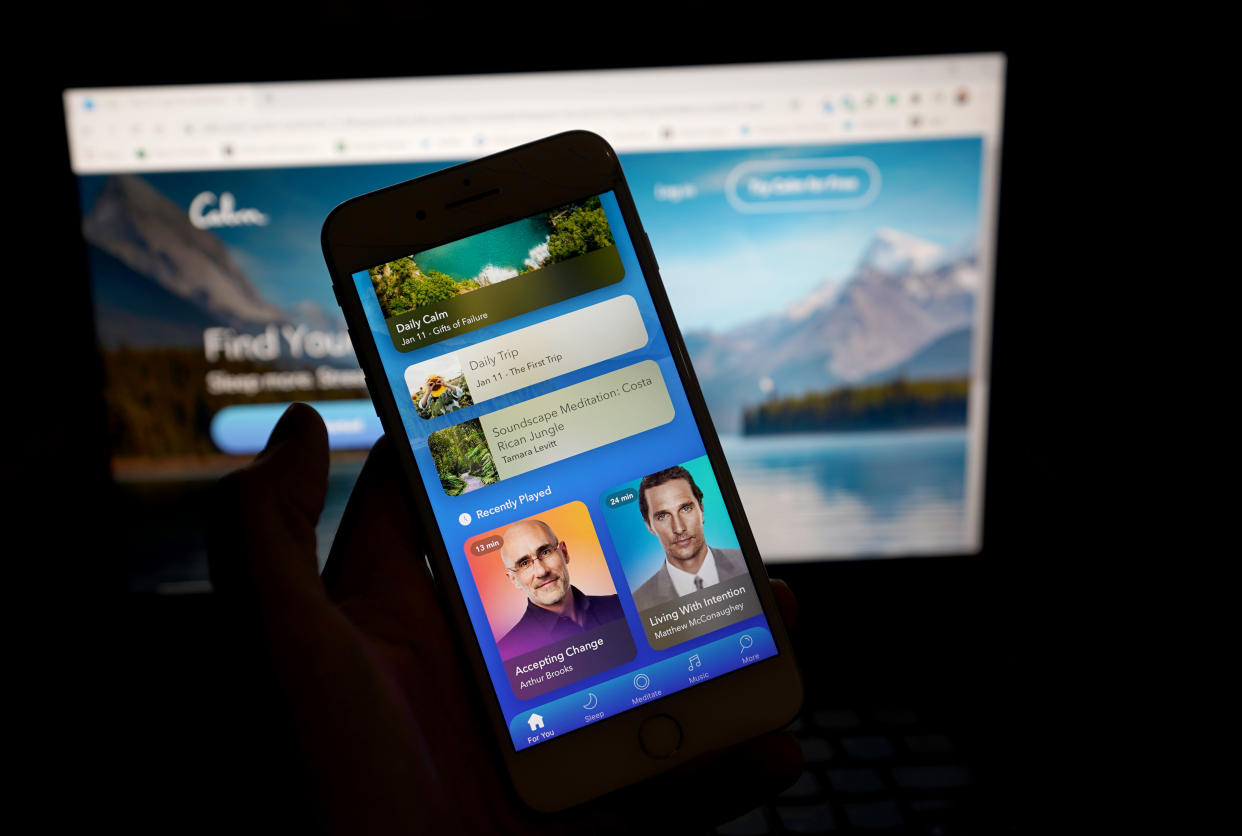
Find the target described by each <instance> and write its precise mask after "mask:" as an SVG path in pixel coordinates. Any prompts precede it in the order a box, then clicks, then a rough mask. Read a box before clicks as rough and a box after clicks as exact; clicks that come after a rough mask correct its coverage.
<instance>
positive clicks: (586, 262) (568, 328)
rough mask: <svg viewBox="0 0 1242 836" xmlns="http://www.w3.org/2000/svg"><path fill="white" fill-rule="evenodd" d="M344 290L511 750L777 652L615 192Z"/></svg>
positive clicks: (361, 275)
mask: <svg viewBox="0 0 1242 836" xmlns="http://www.w3.org/2000/svg"><path fill="white" fill-rule="evenodd" d="M353 278H354V282H355V284H356V286H357V289H358V293H359V296H360V297H361V299H362V304H363V308H364V309H365V311H366V315H367V319H368V323H369V326H370V328H371V331H372V333H373V336H374V338H375V342H376V345H377V346H378V348H379V353H380V356H381V359H382V362H383V365H384V370H385V374H386V377H387V383H388V385H389V386H390V387H391V388H392V391H393V392H394V393H395V395H396V401H397V405H398V409H399V411H400V414H401V420H402V424H403V426H404V429H405V432H406V433H407V435H408V436H409V439H410V443H411V446H412V448H413V451H414V457H415V459H416V461H417V462H418V467H419V472H420V474H421V475H422V478H423V480H424V483H425V487H426V489H427V493H428V495H429V496H430V497H431V504H432V508H433V509H434V511H435V514H436V519H437V521H438V522H439V525H440V529H441V532H442V534H443V537H444V543H445V546H446V548H447V550H448V554H449V557H450V559H451V560H452V562H453V568H454V571H455V574H456V577H457V580H458V582H459V583H460V585H461V588H462V593H463V595H464V598H465V601H466V607H467V609H468V610H469V613H470V618H471V621H472V624H473V626H474V630H475V634H476V637H477V639H478V641H479V644H480V646H481V647H482V651H483V657H484V659H485V660H486V663H487V668H488V671H489V673H490V675H491V678H492V683H493V685H494V686H495V693H496V697H497V699H498V700H499V703H500V707H501V710H502V712H503V714H504V716H505V719H506V720H507V722H508V725H509V732H510V735H511V738H512V741H513V744H514V746H515V747H516V748H518V749H523V748H526V747H528V746H532V745H535V744H537V743H539V742H541V741H544V740H547V739H549V738H551V737H553V736H555V735H558V734H565V733H567V732H570V731H573V730H574V729H577V728H581V727H582V726H585V725H588V724H590V723H593V722H597V721H599V720H601V719H603V718H605V717H609V716H611V715H614V714H618V713H620V712H622V711H625V710H627V709H629V708H633V707H635V706H638V705H642V704H644V703H646V702H649V701H651V700H655V699H659V698H660V697H662V696H665V695H667V694H671V693H673V692H675V691H679V690H681V689H683V688H687V687H690V686H692V685H694V684H696V683H698V682H702V681H704V680H707V679H711V678H714V677H719V676H721V675H723V674H726V673H728V672H729V671H732V670H736V669H737V668H739V667H742V666H745V665H748V664H752V663H754V662H757V661H759V660H761V659H765V658H767V657H769V656H774V655H775V654H776V646H775V643H774V642H773V640H772V636H771V634H770V633H769V631H768V625H767V621H766V619H765V617H764V615H763V613H762V612H761V610H760V605H759V600H758V597H757V596H756V594H755V589H754V582H753V579H752V578H751V577H750V575H749V573H748V572H747V570H746V564H745V561H744V560H743V558H742V555H741V552H740V551H739V549H738V541H737V535H736V533H735V531H734V528H733V525H732V523H731V521H730V519H729V515H728V513H727V511H726V510H725V505H724V501H723V499H722V497H721V492H720V487H719V485H718V483H717V480H716V475H715V473H714V471H713V468H712V466H711V464H710V463H709V461H708V459H707V456H706V450H705V448H704V447H703V443H702V440H701V438H700V436H699V431H698V427H697V425H696V423H695V421H694V418H693V416H692V415H691V412H690V406H689V403H688V401H687V400H686V396H685V392H684V390H683V388H682V386H681V380H680V378H679V376H678V374H677V370H676V368H675V366H674V364H673V360H672V357H671V354H670V352H669V348H668V342H667V340H666V338H665V335H664V331H663V329H662V328H661V326H660V322H659V319H658V317H657V316H656V311H655V308H654V306H653V305H652V302H651V297H650V294H649V293H648V292H647V287H646V283H645V280H644V278H643V276H642V273H641V271H640V269H639V265H638V260H637V258H636V256H635V253H634V248H633V245H632V243H631V241H630V238H629V235H628V232H627V230H626V227H625V224H624V221H623V220H622V217H621V213H620V210H619V208H618V206H617V202H616V199H615V197H614V196H613V194H612V193H611V192H609V193H605V194H602V195H599V196H598V197H591V198H588V199H586V200H583V201H580V202H577V203H573V204H569V205H566V206H559V207H556V208H554V209H551V210H549V211H547V212H542V213H540V214H538V215H535V216H533V217H530V218H526V219H524V220H521V221H518V222H515V223H510V224H507V225H505V226H501V227H498V228H496V229H492V230H489V231H487V232H483V233H480V234H478V235H474V236H471V237H469V238H464V239H461V240H459V241H454V242H452V243H449V244H445V245H443V246H440V247H436V248H434V249H430V250H425V251H423V252H415V253H410V254H409V255H408V256H407V257H403V258H400V259H397V260H395V261H391V262H388V263H386V264H381V265H377V266H375V267H373V268H371V269H370V270H365V271H360V272H358V273H356V274H355V275H354V277H353Z"/></svg>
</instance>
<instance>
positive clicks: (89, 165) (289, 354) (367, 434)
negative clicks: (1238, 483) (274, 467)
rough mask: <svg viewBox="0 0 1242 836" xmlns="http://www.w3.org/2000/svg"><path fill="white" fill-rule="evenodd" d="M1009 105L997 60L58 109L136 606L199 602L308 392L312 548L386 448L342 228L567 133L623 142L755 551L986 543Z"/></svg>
mask: <svg viewBox="0 0 1242 836" xmlns="http://www.w3.org/2000/svg"><path fill="white" fill-rule="evenodd" d="M1004 95H1005V57H1004V56H1003V55H1000V54H994V53H981V54H960V55H937V56H922V57H904V58H885V59H875V58H867V59H851V60H831V61H806V62H783V63H768V64H732V65H716V66H688V67H668V68H645V69H618V70H589V71H558V72H537V73H513V74H488V75H478V76H438V77H419V78H384V79H373V80H365V79H349V80H337V81H314V82H264V83H227V84H194V85H181V86H143V87H110V88H85V87H75V88H71V89H68V90H66V91H65V93H64V107H65V121H66V127H67V136H68V146H69V151H70V160H71V167H72V171H73V174H74V176H75V178H76V181H77V186H78V190H79V196H80V206H81V212H82V216H81V233H82V239H83V246H84V248H85V252H86V258H87V263H88V265H89V272H90V287H91V294H92V304H93V311H94V327H95V335H96V338H97V342H98V349H99V357H100V358H101V363H102V367H103V374H104V390H103V392H104V395H103V396H104V402H105V411H106V416H107V437H108V444H109V459H110V463H111V471H112V476H113V479H114V482H115V485H116V487H117V492H118V496H119V498H120V501H119V509H120V510H119V513H118V515H117V520H116V522H117V523H118V524H119V526H120V528H121V530H122V540H123V543H122V544H121V549H120V550H119V551H120V553H122V554H124V555H125V558H124V559H125V560H126V561H127V563H126V566H125V568H124V573H125V576H126V578H127V579H128V584H129V586H130V588H131V589H134V590H141V591H156V592H187V591H200V590H206V589H209V588H210V585H209V582H208V580H207V570H206V560H205V551H204V547H203V544H202V538H201V533H200V532H201V519H200V515H201V508H202V507H203V499H204V497H205V495H206V492H207V491H209V490H210V486H211V485H212V484H214V482H215V480H216V479H218V478H219V477H220V476H221V475H222V474H224V473H225V472H227V471H229V470H230V469H232V468H234V467H237V466H239V465H240V464H241V463H243V462H245V461H246V460H247V459H248V458H249V457H250V456H252V455H253V454H254V453H255V452H257V450H259V449H260V448H261V447H262V445H263V442H264V441H265V439H266V435H267V432H268V431H269V430H270V428H271V427H272V426H273V425H274V423H275V420H276V418H277V417H278V416H279V414H280V412H281V410H282V408H283V405H284V404H287V403H289V402H291V401H294V400H302V401H308V402H311V403H312V404H314V405H316V406H317V407H318V408H319V409H320V411H321V412H322V414H323V415H324V417H325V419H326V420H327V423H328V427H329V432H330V438H331V442H332V447H333V462H332V466H331V471H330V477H329V482H330V484H329V493H328V500H327V506H326V508H325V511H324V516H323V519H322V521H321V524H320V530H319V535H320V538H319V542H320V551H321V559H325V558H326V555H327V549H328V545H329V544H330V542H331V535H332V532H333V531H334V529H335V527H336V525H337V523H338V522H339V520H340V516H341V513H342V511H343V509H344V505H345V501H346V499H347V498H348V495H349V491H350V488H351V486H352V484H353V481H354V479H355V478H356V476H357V474H358V472H359V470H360V468H361V465H362V461H363V458H364V456H365V451H366V450H367V449H368V448H369V447H370V445H371V443H372V442H373V441H374V440H375V438H376V437H377V436H378V435H379V433H380V432H381V429H380V427H379V422H378V419H377V418H376V416H375V413H374V410H373V409H372V407H371V405H370V401H369V400H368V398H367V395H366V390H365V387H364V385H363V383H362V378H361V372H360V371H359V369H358V367H357V363H356V361H355V360H354V357H353V354H352V351H351V348H350V345H349V340H348V335H347V334H346V332H345V325H344V321H343V319H342V318H341V316H340V311H339V309H338V308H337V306H336V303H335V301H334V299H333V297H332V290H331V283H330V280H329V278H328V274H327V270H326V268H325V266H324V264H323V260H322V256H321V253H320V247H319V230H320V225H321V224H322V221H323V218H324V216H325V215H326V214H327V213H328V211H329V210H330V209H331V208H332V207H333V206H335V205H336V204H338V203H340V202H341V201H343V200H345V199H347V198H350V197H353V196H355V195H357V194H360V193H362V192H365V191H369V190H372V189H376V188H381V187H383V186H387V185H391V184H393V183H397V182H400V181H402V180H406V179H409V178H411V177H416V176H418V175H420V174H423V173H427V172H430V171H434V170H436V169H439V168H442V167H445V166H447V165H450V164H452V163H455V162H459V161H462V160H466V159H471V158H474V157H478V156H482V155H485V154H488V153H492V152H495V151H499V150H501V149H503V148H506V147H510V146H512V145H516V144H519V143H522V142H526V141H529V140H532V139H535V138H538V137H540V136H544V135H548V134H551V133H556V132H558V131H562V130H569V129H577V128H585V129H588V130H592V131H595V132H597V133H599V134H600V135H601V136H603V137H604V138H606V139H607V140H608V141H609V142H610V143H612V145H613V147H614V148H615V149H616V150H617V152H618V154H619V157H620V160H621V163H622V166H623V168H624V170H625V172H626V176H627V178H628V180H629V183H630V187H631V190H632V192H633V194H634V197H635V200H636V202H637V205H638V209H639V212H640V215H641V217H642V219H643V222H644V225H645V227H646V229H647V232H648V234H649V236H650V238H651V242H652V245H653V248H654V251H655V253H656V256H657V258H658V260H659V263H660V266H661V274H662V276H663V279H664V281H665V284H666V286H667V288H668V292H669V296H670V299H671V300H672V303H673V308H674V311H675V313H676V316H677V319H678V323H679V325H680V326H681V328H682V330H683V332H684V333H685V336H686V343H687V346H688V347H689V350H690V353H691V359H692V361H693V364H694V367H695V371H696V374H697V376H698V378H699V381H700V383H701V385H702V387H703V390H704V393H705V395H706V398H707V402H708V405H709V408H710V410H711V413H712V418H713V421H714V422H715V424H716V428H717V430H718V431H719V432H720V434H721V436H722V439H723V441H724V446H725V451H726V455H727V457H728V459H729V463H730V466H731V469H732V471H733V474H734V477H735V479H736V481H737V483H738V488H739V491H740V493H741V496H742V500H743V502H744V504H745V506H746V509H747V513H748V517H749V519H750V523H751V526H752V528H753V529H754V532H755V535H756V538H757V540H758V543H759V547H760V549H761V552H762V554H763V556H764V558H765V560H767V561H769V562H782V561H787V562H801V561H812V560H815V561H821V560H865V559H873V558H885V557H913V556H923V557H929V558H932V557H937V556H945V555H964V554H972V553H975V552H977V551H978V550H979V549H980V545H981V538H982V525H983V498H984V490H983V488H984V484H983V482H984V473H985V461H984V459H985V452H986V449H987V436H988V404H989V387H990V358H991V353H990V345H991V336H992V334H991V332H992V303H993V288H994V272H995V271H994V249H995V227H996V217H997V199H998V187H999V159H1000V153H1001V115H1002V109H1003V102H1004ZM528 255H529V254H528V253H516V252H515V253H513V254H512V257H511V258H510V259H509V261H508V262H506V263H504V264H489V265H484V266H482V267H481V268H480V269H481V271H482V272H487V271H494V272H496V273H497V274H506V273H507V272H509V271H516V270H518V269H520V268H521V262H522V259H523V258H524V257H526V256H528ZM509 262H511V263H509Z"/></svg>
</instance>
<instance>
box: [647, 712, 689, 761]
mask: <svg viewBox="0 0 1242 836" xmlns="http://www.w3.org/2000/svg"><path fill="white" fill-rule="evenodd" d="M638 742H639V743H640V744H641V745H642V747H643V751H644V752H646V753H647V754H648V755H650V756H651V757H653V758H667V757H669V756H670V755H673V754H675V753H676V752H677V747H679V746H681V725H680V724H678V722H677V721H676V720H674V719H673V718H672V717H670V716H668V715H667V714H657V715H656V716H654V717H648V718H647V719H646V720H645V721H644V722H643V724H642V726H641V727H640V728H639V729H638Z"/></svg>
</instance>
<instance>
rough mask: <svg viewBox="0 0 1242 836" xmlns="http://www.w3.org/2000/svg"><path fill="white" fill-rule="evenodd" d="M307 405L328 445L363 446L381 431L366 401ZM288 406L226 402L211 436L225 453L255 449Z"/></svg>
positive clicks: (339, 447) (340, 447)
mask: <svg viewBox="0 0 1242 836" xmlns="http://www.w3.org/2000/svg"><path fill="white" fill-rule="evenodd" d="M310 405H311V406H312V407H314V408H315V411H316V412H318V413H319V414H320V416H322V418H323V422H324V424H326V425H327V427H328V446H329V447H331V449H333V450H365V449H367V448H369V447H370V446H371V445H372V444H374V443H375V441H376V439H378V438H379V437H380V436H381V435H383V434H384V428H383V427H382V426H380V420H379V416H377V415H376V414H375V407H374V406H372V405H371V402H370V401H364V400H350V401H312V402H311V404H310ZM288 408H289V404H287V403H261V404H259V403H256V404H239V405H237V406H226V407H225V408H224V409H222V410H220V411H219V412H217V413H216V414H215V415H214V416H213V417H212V419H211V440H212V442H214V443H215V445H216V446H217V447H219V448H220V450H221V451H223V452H225V453H233V454H235V455H251V454H253V453H257V452H259V451H260V450H262V449H263V446H264V445H265V444H267V438H268V436H270V435H271V434H272V428H273V427H275V426H276V422H277V421H279V420H280V416H281V415H284V414H285V410H286V409H288Z"/></svg>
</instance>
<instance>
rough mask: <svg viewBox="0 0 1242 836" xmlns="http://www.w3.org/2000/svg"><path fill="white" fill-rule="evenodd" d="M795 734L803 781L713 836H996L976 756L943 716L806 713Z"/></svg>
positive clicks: (894, 711) (891, 711)
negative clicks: (984, 834)
mask: <svg viewBox="0 0 1242 836" xmlns="http://www.w3.org/2000/svg"><path fill="white" fill-rule="evenodd" d="M788 731H790V732H792V733H793V734H794V735H795V736H796V737H797V739H798V742H799V743H800V744H801V746H802V754H803V758H804V761H805V768H804V769H803V772H802V775H801V777H800V778H799V779H798V781H797V783H795V784H794V785H793V786H791V787H789V788H788V789H787V790H785V791H784V792H783V793H781V794H780V795H779V796H778V797H777V798H776V799H774V800H773V801H772V802H771V803H768V804H764V805H763V806H761V807H757V808H755V809H754V810H751V811H750V812H748V813H746V814H745V815H743V816H740V817H738V818H737V819H734V820H733V821H731V822H728V823H726V824H724V825H721V826H719V827H718V828H716V830H715V832H716V833H718V834H722V836H747V835H748V834H764V833H833V834H856V833H892V834H925V835H926V836H957V834H966V833H980V832H997V831H996V830H995V829H993V828H991V827H984V819H985V818H986V817H985V816H984V815H983V813H984V806H985V805H984V804H983V799H982V798H981V793H980V791H979V790H980V788H979V782H978V781H977V780H976V775H975V770H974V768H973V766H972V751H971V749H970V747H969V746H968V745H966V744H965V743H964V740H963V736H962V735H960V734H958V733H957V732H956V730H955V728H954V722H953V721H952V720H951V719H949V718H948V717H946V716H943V715H940V714H938V713H937V712H934V711H930V710H917V711H916V710H915V709H912V708H887V709H868V710H862V709H850V708H808V709H807V710H806V711H805V712H804V713H803V714H802V715H801V716H800V717H799V718H798V719H797V720H795V721H794V722H793V723H792V724H790V726H789V727H788ZM1003 829H1004V828H1001V830H1003Z"/></svg>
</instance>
